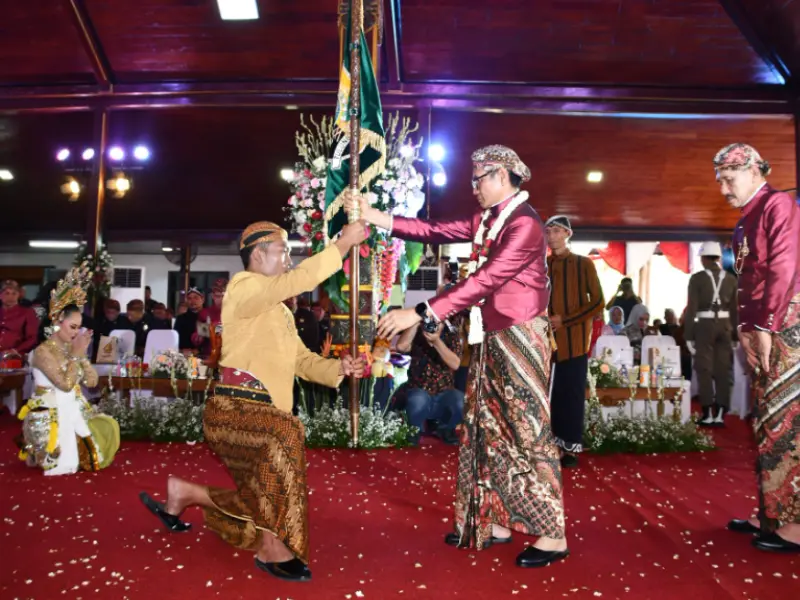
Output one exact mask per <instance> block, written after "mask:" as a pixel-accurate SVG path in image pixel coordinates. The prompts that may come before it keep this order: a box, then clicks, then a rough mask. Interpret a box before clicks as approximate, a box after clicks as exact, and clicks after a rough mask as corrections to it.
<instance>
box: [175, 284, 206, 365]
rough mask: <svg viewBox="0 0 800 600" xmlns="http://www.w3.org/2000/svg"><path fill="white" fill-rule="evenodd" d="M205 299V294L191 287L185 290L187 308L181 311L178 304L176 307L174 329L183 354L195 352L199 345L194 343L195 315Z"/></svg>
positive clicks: (195, 337)
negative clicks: (176, 313)
mask: <svg viewBox="0 0 800 600" xmlns="http://www.w3.org/2000/svg"><path fill="white" fill-rule="evenodd" d="M205 299H206V296H205V294H204V293H203V292H202V291H201V290H199V289H197V288H194V287H193V288H191V289H190V290H189V291H188V292H186V305H187V310H186V311H184V312H183V313H181V312H180V310H181V309H180V306H179V307H178V316H177V317H176V318H175V327H174V329H175V331H177V332H178V337H179V340H180V341H179V342H178V347H179V348H180V349H181V352H183V353H184V354H196V353H197V350H198V349H199V347H200V344H199V343H196V342H197V341H198V338H197V336H196V335H194V334H196V333H197V316H198V315H199V314H200V311H201V310H202V309H203V304H204V303H205ZM200 341H202V340H200Z"/></svg>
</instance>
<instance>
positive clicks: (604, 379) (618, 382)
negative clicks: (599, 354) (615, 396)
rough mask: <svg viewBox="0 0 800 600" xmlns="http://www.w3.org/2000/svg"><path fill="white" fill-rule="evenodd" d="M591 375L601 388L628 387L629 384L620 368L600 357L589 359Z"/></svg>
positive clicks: (596, 385)
mask: <svg viewBox="0 0 800 600" xmlns="http://www.w3.org/2000/svg"><path fill="white" fill-rule="evenodd" d="M589 375H590V376H593V377H594V385H595V387H599V388H609V387H626V386H627V384H628V382H627V381H625V380H624V379H623V377H622V375H621V374H620V372H619V369H617V368H616V367H615V366H613V365H611V364H609V363H607V362H606V361H604V360H601V359H599V358H592V359H590V360H589Z"/></svg>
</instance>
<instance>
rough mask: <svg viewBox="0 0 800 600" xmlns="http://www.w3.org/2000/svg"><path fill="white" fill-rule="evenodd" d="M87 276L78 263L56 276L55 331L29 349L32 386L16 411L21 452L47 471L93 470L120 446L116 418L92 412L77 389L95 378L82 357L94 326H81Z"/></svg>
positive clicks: (103, 464) (52, 312) (90, 384)
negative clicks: (89, 328) (84, 328)
mask: <svg viewBox="0 0 800 600" xmlns="http://www.w3.org/2000/svg"><path fill="white" fill-rule="evenodd" d="M88 275H90V274H88ZM86 277H87V274H86V273H82V272H81V271H78V270H77V269H76V270H73V271H72V272H70V273H69V274H68V275H67V277H66V278H65V279H64V280H62V281H61V282H59V285H58V287H57V288H56V290H55V291H54V292H53V296H52V299H51V301H50V318H51V319H52V322H53V324H54V325H53V328H52V329H53V331H52V333H51V334H50V335H49V337H48V339H47V340H46V341H45V342H44V343H42V344H41V345H39V346H38V347H37V348H36V349H35V350H34V351H33V354H32V355H31V356H32V366H33V377H34V383H35V386H36V387H35V391H34V395H33V397H32V398H30V399H29V400H28V402H27V403H26V404H25V406H24V407H22V410H21V411H20V413H19V418H20V419H22V421H23V425H22V430H23V439H24V446H23V448H22V450H21V452H20V458H21V459H23V460H25V461H26V462H27V463H28V465H30V466H38V467H41V468H42V469H43V470H44V471H45V475H66V474H69V473H75V472H76V471H78V470H79V469H81V470H84V471H97V470H99V469H102V468H104V467H107V466H108V465H110V464H111V461H112V460H113V459H114V455H115V454H116V452H117V450H118V449H119V424H118V423H117V422H116V421H115V420H114V419H112V418H111V417H109V416H107V415H101V414H97V413H95V411H94V409H93V407H92V406H91V405H90V404H89V403H88V402H87V401H86V398H85V397H84V396H83V393H82V392H81V384H84V385H86V386H88V387H93V386H95V385H97V380H98V377H97V372H96V371H95V370H94V369H93V368H92V365H91V363H90V362H89V360H88V359H87V358H86V351H87V349H88V347H89V343H90V342H91V340H92V332H91V331H83V332H82V331H81V307H82V306H83V305H84V304H85V303H86V294H85V292H84V290H83V287H82V286H83V283H84V281H85V278H86Z"/></svg>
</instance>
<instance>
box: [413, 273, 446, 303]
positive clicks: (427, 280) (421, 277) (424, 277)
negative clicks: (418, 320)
mask: <svg viewBox="0 0 800 600" xmlns="http://www.w3.org/2000/svg"><path fill="white" fill-rule="evenodd" d="M441 283H442V270H441V269H440V268H439V267H420V268H419V269H417V272H416V273H414V274H413V275H409V276H408V286H406V307H408V306H416V305H417V304H419V303H420V302H425V301H427V300H430V299H431V298H433V297H434V296H435V295H436V290H437V289H438V288H439V285H441Z"/></svg>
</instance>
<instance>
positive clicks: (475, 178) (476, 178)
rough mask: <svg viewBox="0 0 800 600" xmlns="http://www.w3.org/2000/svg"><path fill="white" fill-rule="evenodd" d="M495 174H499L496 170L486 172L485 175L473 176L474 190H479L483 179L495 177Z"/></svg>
mask: <svg viewBox="0 0 800 600" xmlns="http://www.w3.org/2000/svg"><path fill="white" fill-rule="evenodd" d="M495 173H497V170H496V169H495V170H492V171H486V173H484V174H483V175H477V176H475V175H473V176H472V189H473V190H477V189H478V186H479V185H480V183H481V179H483V178H484V177H488V176H489V175H494V174H495Z"/></svg>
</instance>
